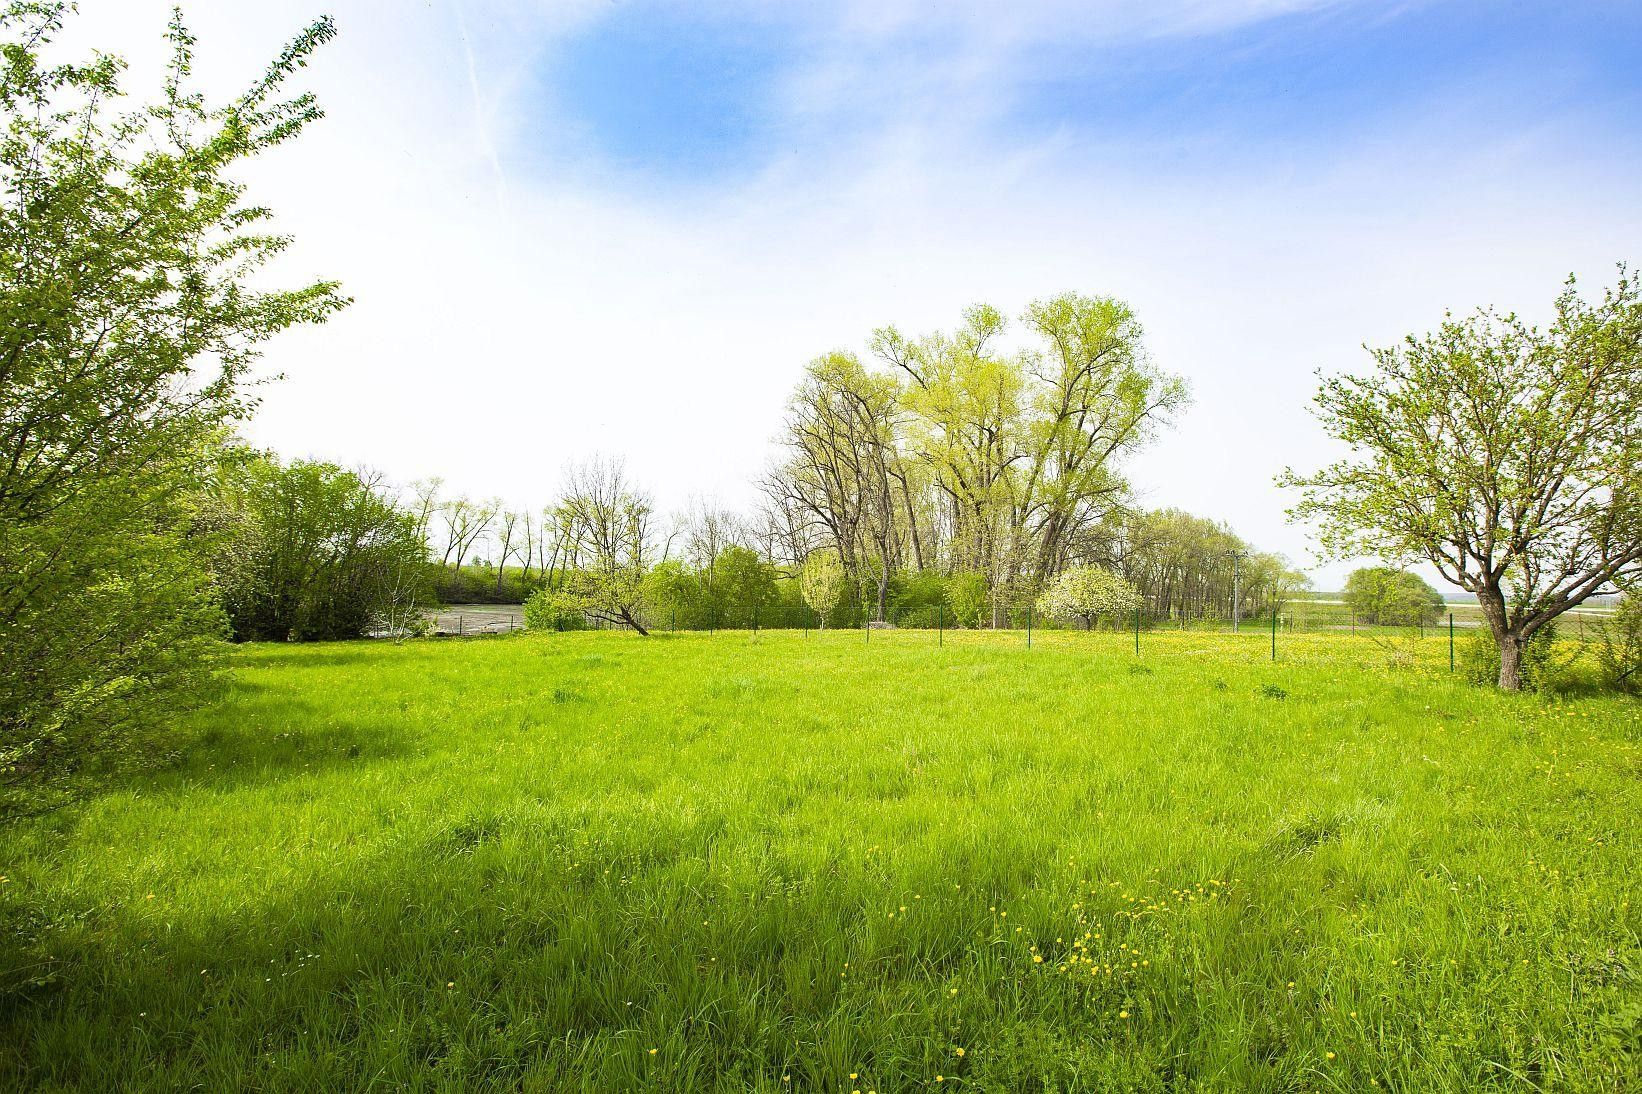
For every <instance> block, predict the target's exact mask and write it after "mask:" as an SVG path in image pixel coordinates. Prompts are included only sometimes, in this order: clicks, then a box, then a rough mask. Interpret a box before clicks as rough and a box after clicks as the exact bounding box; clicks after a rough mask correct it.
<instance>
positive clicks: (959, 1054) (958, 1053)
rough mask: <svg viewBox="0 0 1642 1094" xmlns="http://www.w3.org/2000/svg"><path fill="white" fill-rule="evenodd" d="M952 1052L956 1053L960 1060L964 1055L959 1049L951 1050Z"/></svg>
mask: <svg viewBox="0 0 1642 1094" xmlns="http://www.w3.org/2000/svg"><path fill="white" fill-rule="evenodd" d="M953 1052H955V1053H957V1055H958V1057H959V1058H960V1059H961V1058H962V1057H963V1054H964V1050H963V1049H961V1048H957V1049H953Z"/></svg>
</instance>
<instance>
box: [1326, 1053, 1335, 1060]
mask: <svg viewBox="0 0 1642 1094" xmlns="http://www.w3.org/2000/svg"><path fill="white" fill-rule="evenodd" d="M1324 1055H1325V1056H1327V1057H1328V1058H1329V1059H1330V1060H1332V1059H1334V1053H1332V1052H1327V1053H1324Z"/></svg>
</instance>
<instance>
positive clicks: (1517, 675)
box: [1499, 634, 1525, 691]
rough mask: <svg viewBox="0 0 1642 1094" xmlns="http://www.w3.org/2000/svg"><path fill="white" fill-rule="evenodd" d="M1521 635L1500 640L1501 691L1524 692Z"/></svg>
mask: <svg viewBox="0 0 1642 1094" xmlns="http://www.w3.org/2000/svg"><path fill="white" fill-rule="evenodd" d="M1524 644H1525V643H1524V641H1523V639H1522V637H1521V636H1520V635H1516V634H1506V635H1502V636H1501V637H1500V640H1499V689H1500V690H1501V691H1521V690H1522V647H1523V645H1524Z"/></svg>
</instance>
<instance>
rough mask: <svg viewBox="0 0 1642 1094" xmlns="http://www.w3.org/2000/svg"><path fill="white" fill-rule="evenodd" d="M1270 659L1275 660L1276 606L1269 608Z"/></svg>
mask: <svg viewBox="0 0 1642 1094" xmlns="http://www.w3.org/2000/svg"><path fill="white" fill-rule="evenodd" d="M1271 659H1272V660H1273V661H1275V660H1277V605H1276V604H1273V605H1272V606H1271Z"/></svg>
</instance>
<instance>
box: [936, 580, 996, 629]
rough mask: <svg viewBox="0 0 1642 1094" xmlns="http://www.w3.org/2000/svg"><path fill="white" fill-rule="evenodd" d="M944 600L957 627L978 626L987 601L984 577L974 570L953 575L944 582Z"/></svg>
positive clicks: (987, 595)
mask: <svg viewBox="0 0 1642 1094" xmlns="http://www.w3.org/2000/svg"><path fill="white" fill-rule="evenodd" d="M946 600H947V603H948V604H949V605H950V606H951V608H952V619H953V622H954V623H955V624H956V625H957V626H960V627H978V626H980V624H981V613H982V612H984V611H985V610H986V606H987V603H988V600H989V590H988V588H987V583H986V575H985V574H983V573H979V572H977V571H974V570H969V571H966V572H964V573H957V574H953V575H952V576H951V577H950V578H948V579H947V582H946Z"/></svg>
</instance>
